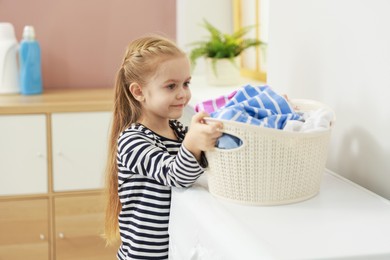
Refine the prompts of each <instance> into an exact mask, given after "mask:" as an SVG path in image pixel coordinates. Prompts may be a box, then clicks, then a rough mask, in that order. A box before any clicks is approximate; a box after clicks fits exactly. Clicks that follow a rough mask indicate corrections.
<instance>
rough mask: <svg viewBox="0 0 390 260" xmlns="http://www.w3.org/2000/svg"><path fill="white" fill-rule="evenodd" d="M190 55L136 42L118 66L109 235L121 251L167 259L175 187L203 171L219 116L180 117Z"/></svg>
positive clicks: (169, 45)
mask: <svg viewBox="0 0 390 260" xmlns="http://www.w3.org/2000/svg"><path fill="white" fill-rule="evenodd" d="M190 80H191V76H190V62H189V60H188V58H187V56H186V54H185V53H184V52H182V51H181V50H180V49H179V48H178V47H177V46H176V45H175V44H174V43H173V42H171V41H169V40H167V39H165V38H161V37H144V38H140V39H137V40H135V41H133V42H131V43H130V44H129V46H128V48H127V50H126V55H125V57H124V59H123V63H122V65H121V67H120V70H119V71H118V74H117V78H116V84H115V103H114V114H113V120H112V128H111V135H110V143H109V160H108V166H107V192H108V203H107V208H106V223H105V236H106V239H107V242H108V243H112V242H114V241H115V239H116V238H117V237H118V233H119V234H120V238H121V245H120V247H119V250H118V253H117V257H118V259H168V242H169V235H168V221H169V212H170V203H171V187H172V186H174V187H189V186H191V185H192V184H193V183H194V182H195V181H196V180H197V178H198V177H199V176H200V175H201V174H202V173H203V171H204V167H206V165H205V164H204V163H202V162H204V160H203V153H202V151H207V150H210V149H213V147H214V145H215V142H216V140H217V138H218V137H220V136H221V132H220V129H221V128H222V125H221V124H218V123H215V124H212V125H211V124H204V121H203V118H204V117H205V116H208V115H207V114H206V113H205V112H202V113H198V114H196V115H195V116H193V118H192V121H191V125H190V127H189V131H187V129H186V128H184V127H183V125H182V124H181V123H180V122H179V121H177V119H179V118H180V117H181V116H182V114H183V109H184V107H185V106H186V105H187V104H188V102H189V100H190V98H191V91H190V89H189V84H190Z"/></svg>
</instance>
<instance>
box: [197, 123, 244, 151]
mask: <svg viewBox="0 0 390 260" xmlns="http://www.w3.org/2000/svg"><path fill="white" fill-rule="evenodd" d="M204 121H205V123H206V124H207V123H208V122H221V123H223V121H224V120H220V119H216V118H212V117H205V118H204ZM220 131H221V132H222V133H223V134H224V135H223V136H222V137H220V138H219V139H218V140H219V141H223V142H224V143H225V144H228V143H227V142H229V136H230V140H235V142H239V143H238V146H236V147H226V148H219V147H217V146H216V147H215V150H217V151H222V152H229V151H236V150H237V149H242V148H243V147H244V146H245V144H246V141H245V138H242V137H241V136H239V135H238V134H237V133H234V132H232V131H229V130H226V129H225V128H223V129H222V130H220ZM222 138H223V139H222Z"/></svg>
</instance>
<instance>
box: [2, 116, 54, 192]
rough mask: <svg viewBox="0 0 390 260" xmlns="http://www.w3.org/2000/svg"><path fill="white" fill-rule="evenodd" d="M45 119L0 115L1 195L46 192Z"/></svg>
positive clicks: (43, 117)
mask: <svg viewBox="0 0 390 260" xmlns="http://www.w3.org/2000/svg"><path fill="white" fill-rule="evenodd" d="M46 147H47V142H46V117H45V115H43V114H38V115H0V196H4V195H21V194H39V193H47V192H48V182H47V178H48V172H47V165H48V164H47V149H46Z"/></svg>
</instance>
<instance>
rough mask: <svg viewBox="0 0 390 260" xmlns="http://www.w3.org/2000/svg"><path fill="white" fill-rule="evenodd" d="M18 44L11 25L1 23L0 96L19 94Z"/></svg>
mask: <svg viewBox="0 0 390 260" xmlns="http://www.w3.org/2000/svg"><path fill="white" fill-rule="evenodd" d="M19 92H20V88H19V69H18V42H17V40H16V37H15V30H14V27H13V25H12V24H10V23H0V94H12V93H19Z"/></svg>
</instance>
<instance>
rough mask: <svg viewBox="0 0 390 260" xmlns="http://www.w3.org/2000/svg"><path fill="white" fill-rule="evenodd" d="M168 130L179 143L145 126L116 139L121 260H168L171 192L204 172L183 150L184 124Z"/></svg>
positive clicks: (192, 157) (129, 130)
mask: <svg viewBox="0 0 390 260" xmlns="http://www.w3.org/2000/svg"><path fill="white" fill-rule="evenodd" d="M170 127H171V128H172V129H173V130H174V132H175V134H176V136H177V137H178V139H179V140H178V141H177V140H171V139H168V138H166V137H163V136H160V135H158V134H156V133H154V132H153V131H151V130H150V129H148V128H146V127H145V126H143V125H141V124H133V125H131V126H130V127H129V128H128V129H126V130H125V131H123V132H122V134H121V135H120V137H119V138H118V154H117V165H118V184H119V185H118V193H119V198H120V201H121V204H122V209H121V212H120V214H119V230H120V235H121V240H122V244H121V246H120V248H119V250H118V254H117V257H118V259H121V260H124V259H168V243H169V235H168V221H169V212H170V204H171V187H172V186H174V187H189V186H190V185H191V184H193V183H194V182H195V181H196V180H197V178H198V177H199V176H200V175H201V174H202V173H203V171H204V169H203V168H202V167H201V166H200V165H199V163H198V162H197V160H196V159H195V157H194V156H193V155H192V154H191V153H190V152H189V151H188V150H187V149H186V148H185V147H184V146H183V145H181V142H182V141H183V139H184V136H185V134H186V129H184V127H183V125H182V124H181V123H179V122H178V121H176V120H171V121H170Z"/></svg>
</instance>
